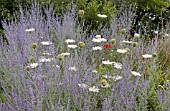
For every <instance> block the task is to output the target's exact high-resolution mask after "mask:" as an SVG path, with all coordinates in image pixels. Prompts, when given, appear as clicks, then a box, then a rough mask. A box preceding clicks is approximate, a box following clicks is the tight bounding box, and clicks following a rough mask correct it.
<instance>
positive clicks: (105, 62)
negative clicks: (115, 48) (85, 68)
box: [102, 60, 114, 65]
mask: <svg viewBox="0 0 170 111" xmlns="http://www.w3.org/2000/svg"><path fill="white" fill-rule="evenodd" d="M113 63H114V62H110V61H109V60H107V61H102V64H105V65H112V64H113Z"/></svg>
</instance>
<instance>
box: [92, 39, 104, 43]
mask: <svg viewBox="0 0 170 111" xmlns="http://www.w3.org/2000/svg"><path fill="white" fill-rule="evenodd" d="M92 42H97V43H99V42H107V40H106V39H105V38H93V39H92Z"/></svg>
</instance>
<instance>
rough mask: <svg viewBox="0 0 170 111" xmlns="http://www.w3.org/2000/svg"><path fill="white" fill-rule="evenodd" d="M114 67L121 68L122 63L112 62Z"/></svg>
mask: <svg viewBox="0 0 170 111" xmlns="http://www.w3.org/2000/svg"><path fill="white" fill-rule="evenodd" d="M114 67H115V68H116V69H122V64H121V63H118V62H114Z"/></svg>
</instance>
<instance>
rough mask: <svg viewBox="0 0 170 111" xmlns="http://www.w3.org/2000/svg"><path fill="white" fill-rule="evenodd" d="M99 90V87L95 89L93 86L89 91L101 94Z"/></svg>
mask: <svg viewBox="0 0 170 111" xmlns="http://www.w3.org/2000/svg"><path fill="white" fill-rule="evenodd" d="M99 90H100V89H99V88H98V87H95V86H93V87H89V91H90V92H99Z"/></svg>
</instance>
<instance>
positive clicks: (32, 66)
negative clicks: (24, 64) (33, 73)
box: [30, 63, 38, 68]
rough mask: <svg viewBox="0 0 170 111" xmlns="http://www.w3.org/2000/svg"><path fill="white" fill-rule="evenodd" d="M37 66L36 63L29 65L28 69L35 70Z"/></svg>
mask: <svg viewBox="0 0 170 111" xmlns="http://www.w3.org/2000/svg"><path fill="white" fill-rule="evenodd" d="M37 66H38V63H31V64H30V67H31V68H36V67H37Z"/></svg>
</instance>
